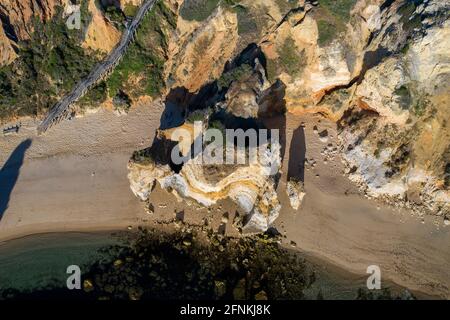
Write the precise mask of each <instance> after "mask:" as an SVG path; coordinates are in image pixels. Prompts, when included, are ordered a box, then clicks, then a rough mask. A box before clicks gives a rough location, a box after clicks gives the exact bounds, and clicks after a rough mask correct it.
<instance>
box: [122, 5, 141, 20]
mask: <svg viewBox="0 0 450 320" xmlns="http://www.w3.org/2000/svg"><path fill="white" fill-rule="evenodd" d="M138 10H139V7H138V6H135V5H133V4H131V3H127V4H125V7H124V8H123V13H124V14H125V15H126V16H127V17H134V16H135V15H136V13H137V12H138Z"/></svg>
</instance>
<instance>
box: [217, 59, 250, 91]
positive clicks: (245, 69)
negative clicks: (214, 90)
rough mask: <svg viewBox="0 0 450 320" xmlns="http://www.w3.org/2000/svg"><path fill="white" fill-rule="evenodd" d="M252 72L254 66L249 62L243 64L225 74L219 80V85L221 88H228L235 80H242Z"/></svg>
mask: <svg viewBox="0 0 450 320" xmlns="http://www.w3.org/2000/svg"><path fill="white" fill-rule="evenodd" d="M251 73H252V67H251V66H249V65H248V64H242V65H240V66H239V67H237V68H234V69H232V70H230V71H228V72H226V73H224V74H222V76H221V77H220V78H219V79H218V80H217V86H218V87H219V89H220V90H222V89H223V88H228V87H229V86H230V85H231V83H232V82H233V81H240V80H242V79H244V78H245V77H248V76H249V75H250V74H251Z"/></svg>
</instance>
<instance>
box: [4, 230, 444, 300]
mask: <svg viewBox="0 0 450 320" xmlns="http://www.w3.org/2000/svg"><path fill="white" fill-rule="evenodd" d="M154 230H157V231H158V232H161V233H164V232H170V231H167V230H162V229H160V230H158V228H156V227H155V228H154ZM171 230H172V231H174V230H175V229H174V228H171ZM122 232H129V231H127V230H117V229H110V230H90V231H86V230H84V231H65V232H43V233H36V234H30V235H25V236H22V237H19V238H14V239H10V240H5V241H3V240H0V251H2V250H3V251H4V250H6V251H7V252H8V250H11V249H10V248H7V247H8V246H16V245H17V243H18V242H37V243H39V244H40V242H41V241H42V240H43V239H47V238H52V239H53V240H56V239H58V238H59V239H63V240H64V241H66V238H76V239H81V238H96V239H97V240H98V239H103V238H104V240H105V243H107V242H108V241H113V242H116V241H117V239H116V240H113V239H115V238H116V237H117V234H120V233H122ZM131 232H133V231H131ZM58 243H59V242H58ZM71 244H72V243H71ZM73 244H74V245H75V246H77V243H73ZM21 245H23V244H20V245H19V248H21V247H20V246H21ZM105 246H107V244H105ZM105 246H99V249H101V248H104V247H105ZM282 247H283V248H284V250H287V251H288V252H291V253H292V254H295V255H298V256H299V257H301V258H302V259H304V260H305V261H306V263H307V265H308V266H310V267H312V268H313V270H314V272H315V273H316V276H317V277H318V280H317V281H316V282H315V283H314V284H313V286H312V288H310V289H306V290H307V296H308V297H310V298H313V295H315V294H317V293H318V292H319V291H323V289H324V288H327V289H328V291H327V294H330V295H331V297H328V298H331V299H337V300H348V299H351V297H350V295H351V296H354V297H356V295H357V289H359V288H364V283H365V280H366V278H364V277H361V275H359V274H357V273H353V272H352V271H349V270H346V269H345V268H342V267H340V266H338V265H336V264H334V263H333V262H332V261H328V260H327V259H324V258H322V257H319V256H317V255H315V254H314V253H310V252H306V251H303V250H298V249H292V248H289V247H286V246H282ZM15 249H16V250H17V248H15ZM33 250H35V248H31V249H27V252H26V254H32V252H33ZM21 254H23V253H21ZM94 256H95V253H92V257H94ZM93 262H95V259H93ZM386 282H387V285H386ZM328 286H330V287H328ZM385 288H388V289H390V290H391V292H392V293H393V294H398V293H400V292H401V291H402V290H405V289H407V288H405V287H402V286H401V285H399V284H397V283H396V282H395V281H392V280H391V279H387V281H385V284H384V286H383V287H382V290H383V289H385ZM408 291H410V292H411V293H412V294H413V295H414V296H415V297H416V298H417V299H419V300H430V299H443V298H442V297H439V296H433V295H429V294H426V293H424V292H421V291H414V290H409V289H408ZM374 292H375V293H376V292H378V291H377V290H375V291H374Z"/></svg>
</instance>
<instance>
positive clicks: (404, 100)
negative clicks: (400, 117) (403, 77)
mask: <svg viewBox="0 0 450 320" xmlns="http://www.w3.org/2000/svg"><path fill="white" fill-rule="evenodd" d="M394 94H395V95H396V96H397V97H398V99H397V101H398V104H399V105H400V107H401V108H402V109H404V110H408V109H409V107H410V105H411V102H412V97H411V93H410V92H409V89H408V88H407V87H406V86H401V87H399V88H397V89H395V91H394Z"/></svg>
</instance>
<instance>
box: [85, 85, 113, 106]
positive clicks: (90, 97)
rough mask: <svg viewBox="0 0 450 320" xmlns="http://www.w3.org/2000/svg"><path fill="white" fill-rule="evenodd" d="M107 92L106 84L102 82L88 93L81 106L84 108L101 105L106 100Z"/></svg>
mask: <svg viewBox="0 0 450 320" xmlns="http://www.w3.org/2000/svg"><path fill="white" fill-rule="evenodd" d="M106 91H107V90H106V83H105V82H104V81H102V82H100V83H99V84H98V85H96V86H95V87H93V88H92V89H90V90H89V91H88V93H87V94H86V95H85V96H84V97H83V98H81V99H80V101H79V104H80V105H81V106H82V107H85V106H96V105H99V104H101V103H102V102H104V101H105V100H106V98H107V94H106Z"/></svg>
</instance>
